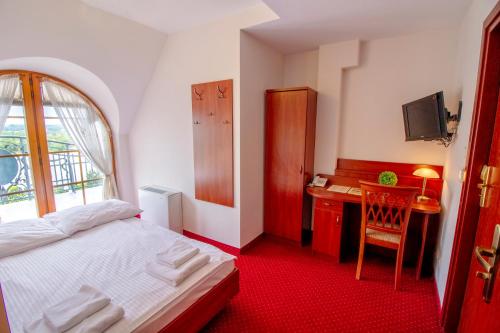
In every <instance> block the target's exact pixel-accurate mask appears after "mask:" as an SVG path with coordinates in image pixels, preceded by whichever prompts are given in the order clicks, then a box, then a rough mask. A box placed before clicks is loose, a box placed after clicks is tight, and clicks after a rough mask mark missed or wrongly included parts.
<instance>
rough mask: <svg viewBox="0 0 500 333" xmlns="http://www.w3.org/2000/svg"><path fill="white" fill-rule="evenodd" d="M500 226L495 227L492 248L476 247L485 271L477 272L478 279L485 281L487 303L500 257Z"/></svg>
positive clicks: (484, 292)
mask: <svg viewBox="0 0 500 333" xmlns="http://www.w3.org/2000/svg"><path fill="white" fill-rule="evenodd" d="M499 249H500V224H497V225H496V226H495V231H494V234H493V241H492V242H491V248H483V247H481V246H476V247H475V249H474V254H475V256H476V259H477V261H478V262H479V264H480V265H481V267H482V269H483V271H476V277H477V278H480V279H481V280H483V281H484V285H483V300H484V301H485V302H486V303H489V302H490V298H491V291H492V289H493V284H494V282H495V281H494V280H495V270H496V265H497V263H498V261H499V257H500V250H499Z"/></svg>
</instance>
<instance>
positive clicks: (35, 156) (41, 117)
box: [0, 70, 116, 216]
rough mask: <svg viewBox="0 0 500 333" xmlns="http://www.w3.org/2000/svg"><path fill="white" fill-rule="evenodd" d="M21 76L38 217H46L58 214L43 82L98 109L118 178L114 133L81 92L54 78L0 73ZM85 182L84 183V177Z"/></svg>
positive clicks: (9, 71)
mask: <svg viewBox="0 0 500 333" xmlns="http://www.w3.org/2000/svg"><path fill="white" fill-rule="evenodd" d="M7 74H17V75H19V80H20V81H21V85H22V91H23V106H24V115H25V122H26V134H27V137H28V138H27V139H28V143H29V155H30V158H31V168H32V171H31V172H32V177H33V183H34V187H35V190H34V193H35V198H36V200H35V201H36V205H37V209H38V215H39V216H43V215H45V214H47V213H50V212H54V211H55V210H56V204H55V194H54V186H53V184H52V175H51V169H50V158H49V148H48V141H47V133H46V127H45V114H44V109H43V98H42V81H43V79H50V80H52V81H55V82H57V83H59V84H61V85H63V86H64V87H65V88H67V89H69V90H71V91H72V92H74V93H76V94H78V95H79V96H80V97H81V98H83V100H84V101H86V102H87V103H89V104H90V105H92V106H93V107H94V109H95V110H96V112H97V115H98V117H99V119H100V120H101V121H102V123H103V125H104V127H105V129H106V132H107V135H108V139H109V142H110V147H111V156H112V159H113V161H112V164H113V173H114V174H115V175H116V160H115V148H114V142H113V133H112V130H111V127H110V126H109V123H108V121H107V119H106V117H105V116H104V114H103V112H102V111H101V109H100V108H99V106H98V105H97V104H96V103H95V102H94V101H93V100H92V99H91V98H90V97H88V96H87V95H86V94H84V93H83V92H82V91H81V90H80V89H78V88H76V87H75V86H73V85H72V84H70V83H68V82H66V81H64V80H61V79H59V78H57V77H54V76H52V75H48V74H44V73H39V72H34V71H27V70H0V75H7ZM81 182H84V180H83V175H82V180H81Z"/></svg>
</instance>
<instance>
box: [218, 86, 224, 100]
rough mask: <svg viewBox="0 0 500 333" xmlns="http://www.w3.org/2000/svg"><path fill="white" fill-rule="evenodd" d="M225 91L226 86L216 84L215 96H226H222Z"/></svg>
mask: <svg viewBox="0 0 500 333" xmlns="http://www.w3.org/2000/svg"><path fill="white" fill-rule="evenodd" d="M225 92H226V88H221V87H220V86H219V85H217V96H218V97H219V98H226V96H224V93H225Z"/></svg>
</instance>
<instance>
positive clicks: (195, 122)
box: [193, 120, 201, 125]
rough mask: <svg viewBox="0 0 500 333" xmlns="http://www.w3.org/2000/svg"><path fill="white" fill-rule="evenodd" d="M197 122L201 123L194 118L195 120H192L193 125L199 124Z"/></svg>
mask: <svg viewBox="0 0 500 333" xmlns="http://www.w3.org/2000/svg"><path fill="white" fill-rule="evenodd" d="M199 124H201V123H200V122H199V121H198V120H195V121H194V122H193V125H199Z"/></svg>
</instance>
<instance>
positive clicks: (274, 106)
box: [264, 87, 317, 242]
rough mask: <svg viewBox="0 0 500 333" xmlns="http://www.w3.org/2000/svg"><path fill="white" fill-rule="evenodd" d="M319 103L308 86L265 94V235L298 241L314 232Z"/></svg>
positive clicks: (315, 94) (314, 93) (303, 239)
mask: <svg viewBox="0 0 500 333" xmlns="http://www.w3.org/2000/svg"><path fill="white" fill-rule="evenodd" d="M316 99H317V93H316V91H314V90H312V89H310V88H307V87H300V88H289V89H273V90H267V91H266V124H265V166H264V232H265V233H266V234H271V235H275V236H279V237H282V238H286V239H289V240H292V241H295V242H304V241H305V240H306V239H307V238H308V237H307V235H310V230H311V208H312V207H311V204H312V199H311V198H310V197H309V196H307V195H305V188H304V187H305V185H307V184H308V183H309V182H310V181H311V178H312V176H313V172H314V141H315V132H316Z"/></svg>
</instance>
